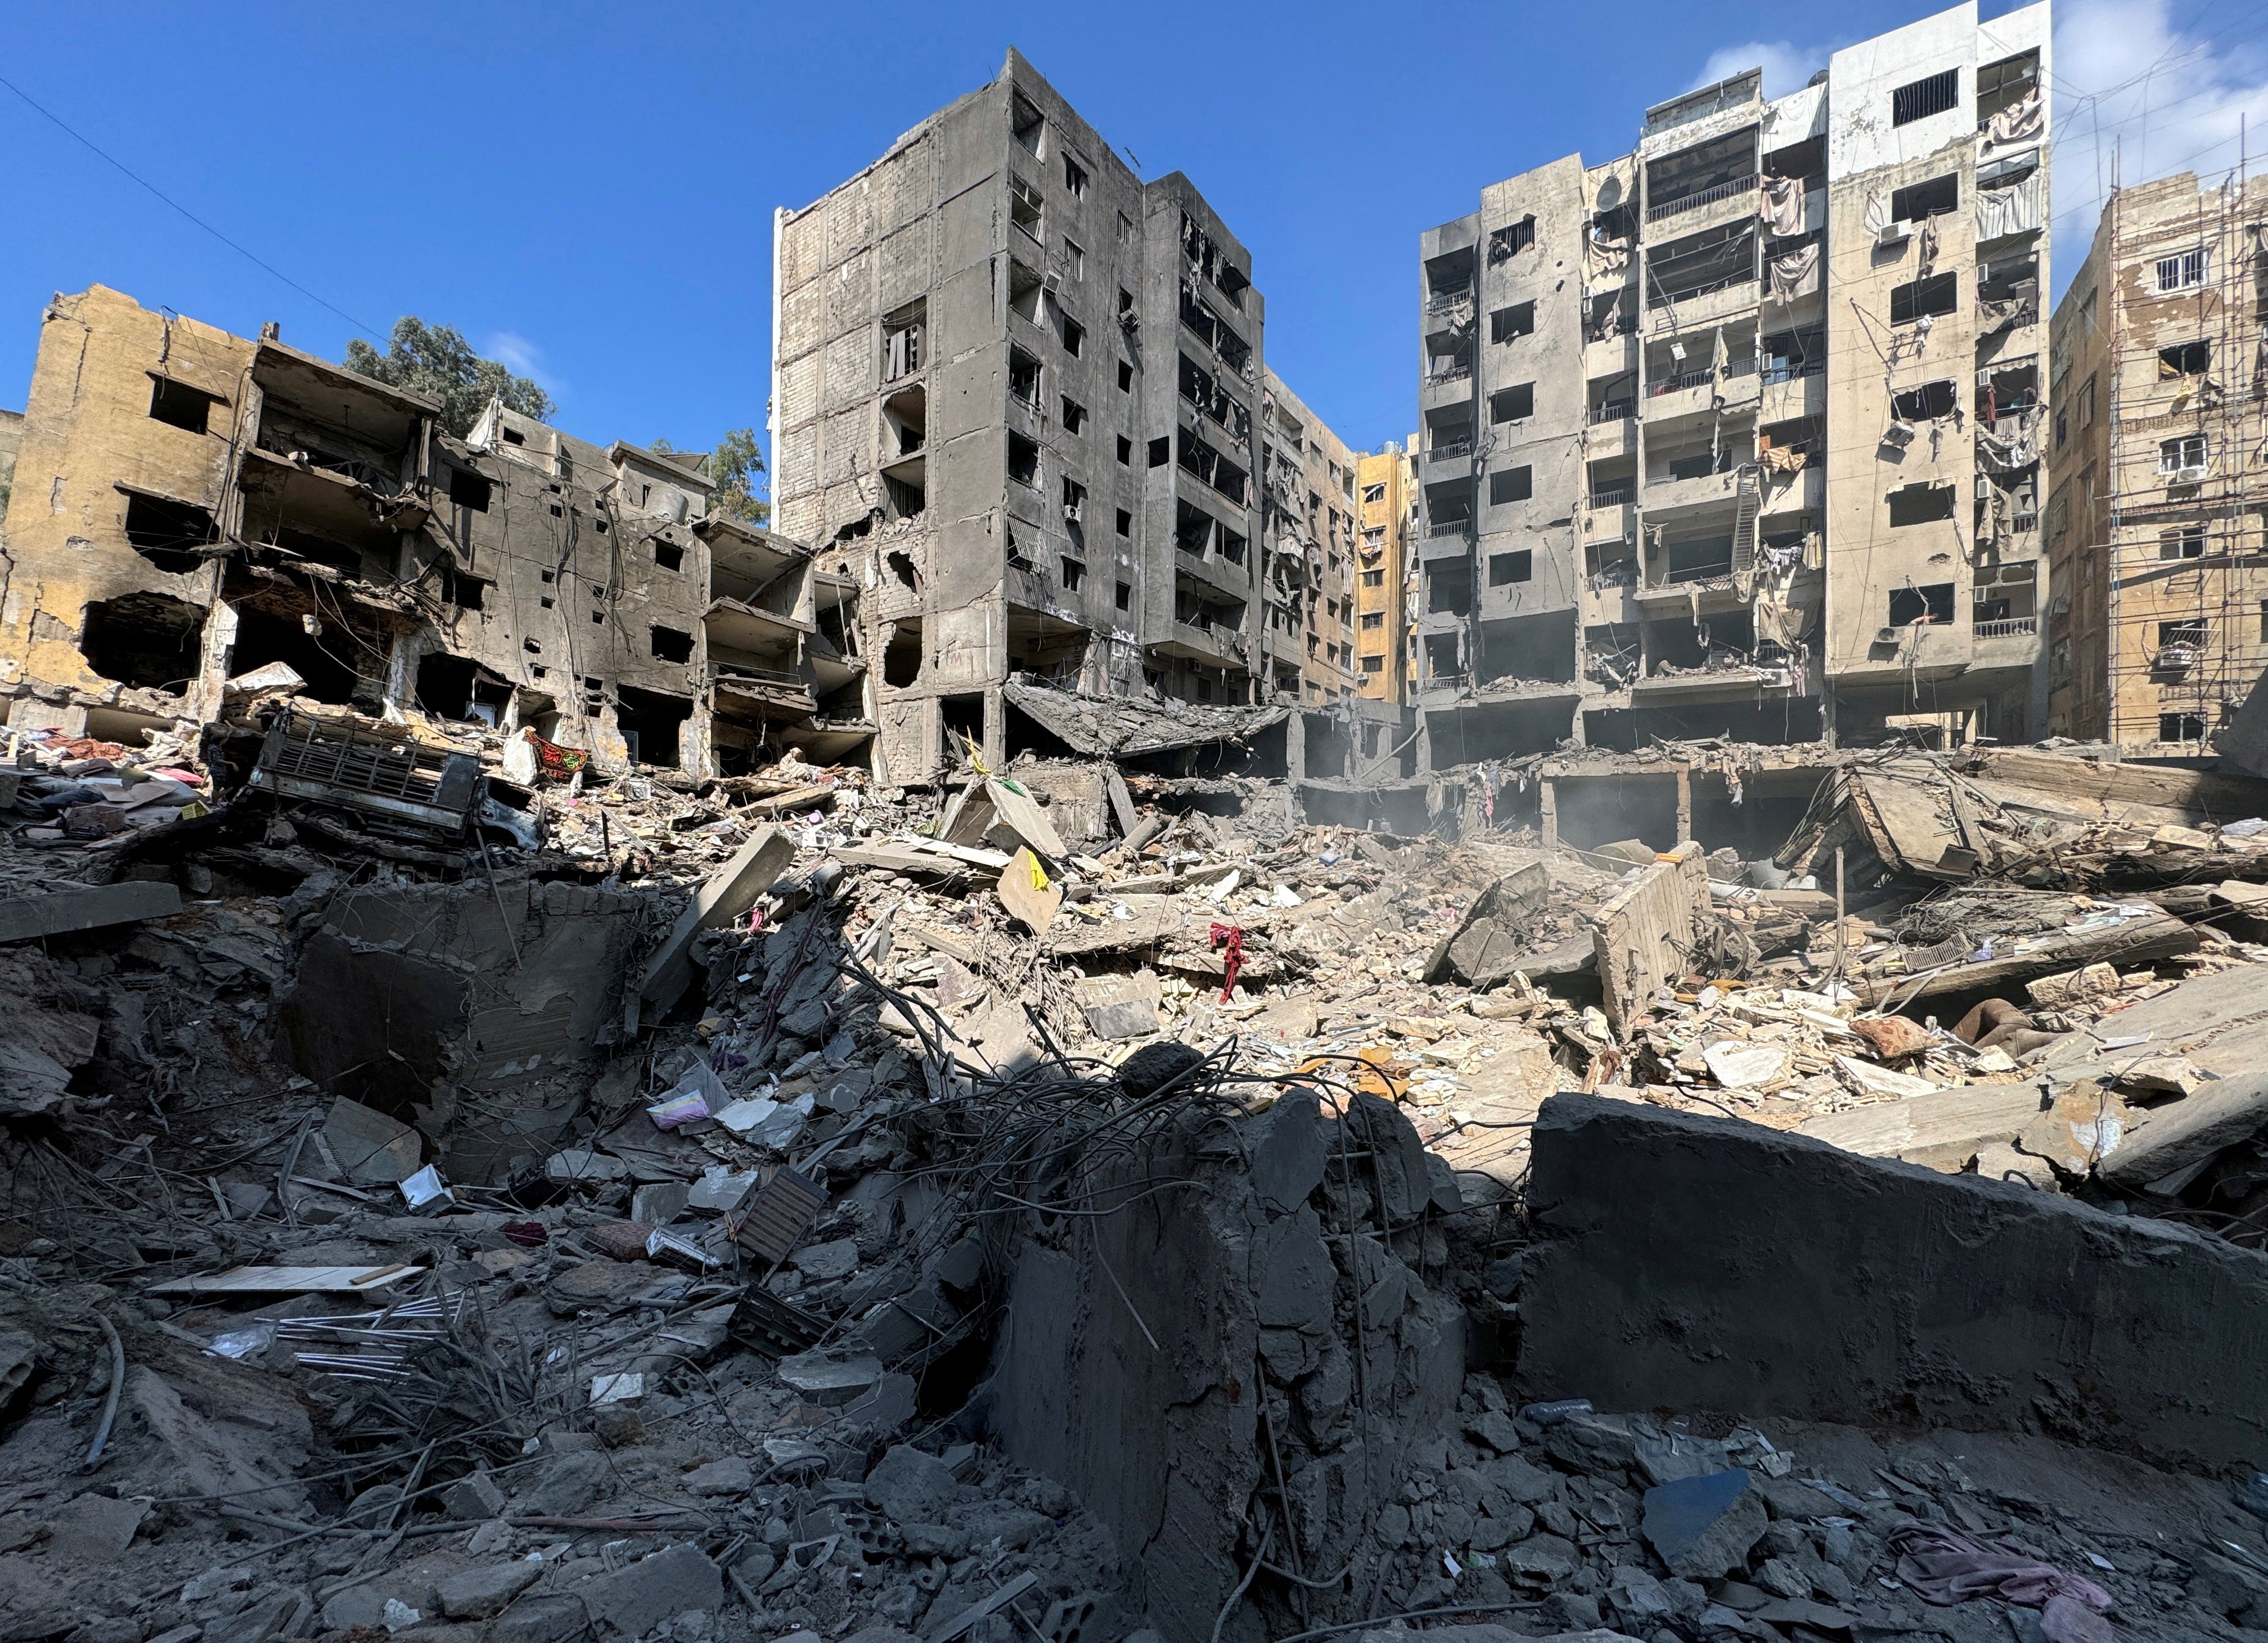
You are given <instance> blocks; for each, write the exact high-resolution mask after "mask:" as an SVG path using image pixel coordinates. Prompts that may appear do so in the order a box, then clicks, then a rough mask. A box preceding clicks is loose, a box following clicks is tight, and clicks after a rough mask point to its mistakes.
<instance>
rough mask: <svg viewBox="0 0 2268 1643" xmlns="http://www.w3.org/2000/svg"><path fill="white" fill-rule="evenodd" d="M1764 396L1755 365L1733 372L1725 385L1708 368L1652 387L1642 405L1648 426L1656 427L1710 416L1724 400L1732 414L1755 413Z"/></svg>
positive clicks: (1650, 385) (1650, 384)
mask: <svg viewBox="0 0 2268 1643" xmlns="http://www.w3.org/2000/svg"><path fill="white" fill-rule="evenodd" d="M1762 392H1763V387H1762V383H1761V381H1760V380H1759V379H1758V378H1757V376H1756V366H1755V365H1754V364H1753V363H1751V364H1750V365H1747V366H1745V367H1742V368H1740V369H1738V370H1736V371H1734V372H1732V373H1731V374H1729V375H1727V377H1726V379H1724V381H1723V382H1722V383H1719V381H1718V380H1717V373H1716V372H1714V371H1712V370H1711V369H1710V368H1709V367H1708V366H1706V365H1704V366H1702V367H1701V368H1700V369H1699V370H1698V371H1686V372H1680V373H1679V374H1677V375H1676V376H1674V377H1671V378H1668V379H1667V380H1665V381H1661V382H1650V383H1648V384H1647V385H1646V398H1645V399H1644V400H1642V401H1641V402H1640V405H1641V406H1642V408H1643V412H1644V415H1645V416H1646V424H1647V426H1649V427H1652V426H1654V425H1656V424H1661V423H1671V422H1675V421H1677V420H1678V419H1679V418H1680V417H1683V416H1709V415H1710V414H1711V413H1712V411H1713V409H1715V406H1716V402H1717V401H1718V399H1719V397H1720V396H1721V397H1722V398H1723V400H1724V402H1725V409H1726V410H1727V411H1728V412H1730V411H1752V410H1754V409H1756V402H1757V401H1758V399H1759V398H1760V397H1761V395H1762Z"/></svg>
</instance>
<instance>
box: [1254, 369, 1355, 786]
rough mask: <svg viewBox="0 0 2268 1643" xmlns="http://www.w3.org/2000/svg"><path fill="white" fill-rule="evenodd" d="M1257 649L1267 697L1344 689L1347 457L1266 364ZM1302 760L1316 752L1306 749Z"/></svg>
mask: <svg viewBox="0 0 2268 1643" xmlns="http://www.w3.org/2000/svg"><path fill="white" fill-rule="evenodd" d="M1261 409H1262V413H1263V415H1262V423H1261V440H1260V463H1261V487H1260V489H1261V503H1260V508H1261V525H1260V529H1261V564H1260V580H1261V622H1262V629H1261V649H1262V652H1263V655H1265V656H1266V658H1267V659H1268V670H1269V671H1268V675H1267V682H1268V686H1269V690H1270V699H1272V700H1276V701H1284V702H1297V703H1300V704H1304V705H1305V706H1307V707H1309V708H1321V707H1328V706H1330V705H1331V704H1335V703H1343V702H1344V701H1345V700H1346V699H1347V698H1348V697H1349V696H1352V695H1353V693H1354V684H1355V675H1354V639H1355V629H1354V559H1355V529H1354V516H1355V490H1354V483H1355V463H1356V454H1355V453H1354V452H1352V451H1351V450H1349V449H1348V448H1347V445H1346V441H1345V440H1344V439H1342V438H1339V437H1338V435H1337V434H1335V433H1333V432H1332V431H1330V429H1329V428H1328V427H1326V426H1325V425H1324V424H1323V422H1322V419H1321V418H1320V417H1318V416H1316V415H1315V414H1314V412H1313V411H1311V410H1309V409H1307V406H1306V405H1305V404H1304V403H1302V402H1301V401H1300V397H1299V396H1298V395H1297V394H1293V393H1292V390H1291V389H1290V388H1288V387H1285V385H1284V382H1283V379H1281V378H1279V377H1278V376H1277V374H1276V373H1275V372H1273V371H1272V370H1271V371H1270V372H1268V373H1267V377H1266V379H1265V381H1264V384H1263V389H1262V394H1261ZM1308 752H1309V755H1310V763H1314V761H1315V759H1316V758H1317V757H1318V756H1320V755H1321V753H1322V749H1320V748H1309V749H1308Z"/></svg>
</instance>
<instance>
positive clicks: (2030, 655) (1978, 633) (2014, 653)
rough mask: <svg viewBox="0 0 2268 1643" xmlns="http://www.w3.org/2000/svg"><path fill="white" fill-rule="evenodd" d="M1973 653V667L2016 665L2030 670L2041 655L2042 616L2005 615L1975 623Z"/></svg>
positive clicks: (1971, 659)
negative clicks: (1989, 620) (2040, 617)
mask: <svg viewBox="0 0 2268 1643" xmlns="http://www.w3.org/2000/svg"><path fill="white" fill-rule="evenodd" d="M1970 641H1971V643H1972V644H1973V645H1975V649H1974V650H1973V651H1972V652H1970V662H1969V665H1970V668H1971V669H1972V670H1977V669H1983V668H1996V669H1997V668H2002V667H2013V668H2019V669H2024V670H2029V669H2030V668H2031V667H2033V666H2035V665H2036V663H2037V662H2038V660H2039V658H2040V619H2039V618H2038V617H2037V616H2004V617H2002V618H2000V619H1999V620H1998V621H1994V622H1978V623H1971V624H1970Z"/></svg>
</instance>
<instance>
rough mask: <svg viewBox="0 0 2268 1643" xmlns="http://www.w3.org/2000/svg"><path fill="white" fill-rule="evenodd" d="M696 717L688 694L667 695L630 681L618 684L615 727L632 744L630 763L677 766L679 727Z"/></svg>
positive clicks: (616, 688) (624, 739)
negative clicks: (640, 687) (641, 688)
mask: <svg viewBox="0 0 2268 1643" xmlns="http://www.w3.org/2000/svg"><path fill="white" fill-rule="evenodd" d="M692 717H693V702H692V699H691V698H690V697H689V696H665V695H663V694H662V693H661V692H660V691H659V690H640V689H636V688H635V687H633V686H630V685H617V686H616V687H615V729H616V730H617V731H619V732H620V733H622V740H623V741H624V742H625V743H627V744H628V745H629V748H630V763H633V764H654V765H660V766H664V767H666V768H671V769H674V768H675V766H676V764H677V763H678V731H679V728H680V727H681V726H683V725H684V723H685V721H686V720H687V719H689V718H692Z"/></svg>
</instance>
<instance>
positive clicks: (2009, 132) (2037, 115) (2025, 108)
mask: <svg viewBox="0 0 2268 1643" xmlns="http://www.w3.org/2000/svg"><path fill="white" fill-rule="evenodd" d="M2045 124H2046V120H2045V116H2044V111H2043V109H2042V108H2041V107H2040V88H2039V87H2038V86H2036V85H2035V86H2034V87H2032V89H2031V90H2030V91H2029V92H2025V93H2024V94H2023V96H2022V97H2021V98H2020V99H2018V100H2016V101H2015V102H2013V103H2010V104H2009V105H2008V106H2007V107H2006V108H2003V109H2002V110H2001V111H2000V112H1999V114H1994V115H1993V116H1992V118H1991V119H1990V120H1988V121H1986V122H1985V147H1986V148H2001V147H2006V146H2007V144H2011V143H2030V142H2034V141H2036V140H2037V138H2038V136H2039V135H2040V131H2041V129H2042V128H2043V126H2044V125H2045Z"/></svg>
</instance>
